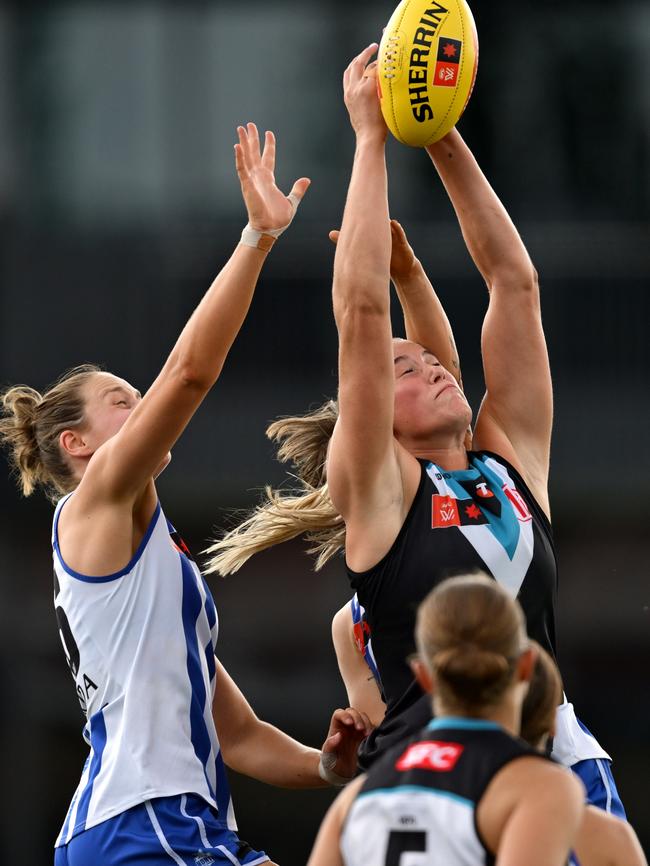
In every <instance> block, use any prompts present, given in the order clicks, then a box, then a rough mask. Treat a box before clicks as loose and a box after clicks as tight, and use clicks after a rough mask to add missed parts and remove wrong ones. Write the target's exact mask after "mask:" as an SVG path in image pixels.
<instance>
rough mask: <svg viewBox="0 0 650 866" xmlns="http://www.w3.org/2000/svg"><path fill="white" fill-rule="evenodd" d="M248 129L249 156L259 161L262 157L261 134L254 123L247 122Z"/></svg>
mask: <svg viewBox="0 0 650 866" xmlns="http://www.w3.org/2000/svg"><path fill="white" fill-rule="evenodd" d="M246 131H247V133H248V153H249V157H250V159H251V160H252V161H253V162H257V161H258V160H259V159H261V152H260V134H259V132H258V131H257V127H256V126H255V124H254V123H247V124H246Z"/></svg>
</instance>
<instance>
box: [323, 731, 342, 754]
mask: <svg viewBox="0 0 650 866" xmlns="http://www.w3.org/2000/svg"><path fill="white" fill-rule="evenodd" d="M342 737H343V735H342V734H341V733H340V731H337V732H336V733H335V734H332V736H331V737H328V738H327V739H326V740H325V742H324V743H323V748H322V749H321V752H334V751H335V750H336V747H337V746H339V745H340V744H341V739H342Z"/></svg>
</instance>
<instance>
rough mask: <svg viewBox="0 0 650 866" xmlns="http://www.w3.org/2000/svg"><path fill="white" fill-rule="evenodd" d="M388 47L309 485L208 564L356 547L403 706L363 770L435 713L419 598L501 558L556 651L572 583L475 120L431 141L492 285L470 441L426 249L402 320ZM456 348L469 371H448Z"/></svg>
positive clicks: (525, 329)
mask: <svg viewBox="0 0 650 866" xmlns="http://www.w3.org/2000/svg"><path fill="white" fill-rule="evenodd" d="M375 50H376V46H374V45H373V46H370V47H369V48H367V49H366V50H365V51H363V52H362V53H361V54H360V55H359V56H358V57H356V58H355V59H354V60H353V61H352V63H351V64H350V66H349V67H348V69H347V70H346V72H345V75H344V96H345V102H346V105H347V108H348V112H349V115H350V121H351V124H352V127H353V129H354V132H355V135H356V152H355V156H354V164H353V169H352V177H351V180H350V185H349V191H348V197H347V202H346V206H345V212H344V217H343V222H342V226H341V232H340V237H339V238H338V244H337V249H336V257H335V264H334V284H333V303H334V316H335V319H336V325H337V329H338V334H339V394H338V402H337V403H335V402H333V401H330V402H329V403H327V404H325V405H324V406H322V407H321V408H320V409H319V410H317V411H315V412H313V413H311V414H310V415H306V416H303V417H299V418H284V419H280V420H279V421H277V422H275V423H274V424H273V425H271V427H270V428H269V431H268V432H269V435H271V436H272V438H275V439H277V440H279V441H280V442H281V447H280V450H279V457H280V459H282V460H291V461H292V462H293V463H294V464H295V468H296V476H297V477H298V479H299V481H300V483H301V489H299V490H297V491H296V492H295V493H287V492H282V491H272V490H269V491H268V499H267V501H266V502H265V503H262V504H261V505H260V506H259V507H258V508H257V510H256V511H255V512H254V513H253V514H252V515H251V517H250V518H249V519H248V520H246V521H245V522H244V523H242V524H241V525H240V526H239V527H236V528H235V529H234V530H233V531H231V532H230V533H229V534H227V535H226V536H225V537H224V538H222V539H221V540H219V541H217V542H216V543H215V544H213V545H212V547H211V549H210V550H211V553H212V555H213V558H212V560H211V564H210V568H209V569H208V570H216V571H220V572H222V573H229V572H232V571H235V570H236V569H237V568H239V567H240V566H241V565H242V564H243V563H244V562H245V561H246V560H247V559H248V558H249V557H250V556H251V555H253V554H254V553H256V552H258V551H259V550H263V549H264V548H266V547H269V546H271V545H272V544H275V543H278V542H280V541H284V540H286V539H288V538H293V537H295V536H297V535H300V534H302V533H305V534H306V535H307V537H308V538H309V539H311V540H312V541H313V542H314V544H313V549H314V550H315V552H316V553H317V554H318V560H317V567H320V565H322V564H323V563H324V562H326V561H327V560H328V559H329V558H330V557H331V556H333V555H334V554H335V553H336V552H337V551H338V550H340V549H341V548H342V547H344V548H345V558H346V569H347V572H348V576H349V579H350V583H351V586H352V588H353V590H355V591H356V593H357V596H358V600H359V603H360V604H361V605H362V606H363V607H364V609H365V614H366V617H367V622H368V624H369V626H370V629H371V632H372V643H373V650H374V655H375V659H376V664H377V668H378V671H379V675H380V677H381V684H382V687H383V694H384V698H385V700H386V705H387V706H386V713H385V716H384V718H383V720H381V724H380V725H379V726H378V727H377V728H376V729H375V731H373V733H372V734H371V736H370V737H368V739H367V740H366V741H365V742H364V743H363V744H362V749H361V750H360V764H361V767H362V768H366V767H368V766H370V764H371V763H372V761H373V760H374V759H375V758H376V757H377V755H378V754H380V753H381V751H383V750H384V749H385V748H387V747H389V746H390V745H391V744H393V743H395V742H398V741H399V740H401V739H402V738H403V737H404V736H405V735H406V734H407V733H408V732H410V731H414V730H417V729H418V727H419V724H420V720H421V718H422V714H423V713H425V714H426V712H427V698H426V696H423V694H422V690H421V689H420V687H419V685H418V683H417V682H416V681H415V680H414V679H413V676H412V674H411V671H410V669H409V667H408V665H407V663H406V659H407V657H408V656H409V654H410V653H411V652H412V650H413V626H414V616H415V609H416V607H417V605H418V603H419V602H420V601H421V600H422V599H423V598H424V597H425V596H426V594H427V593H428V591H429V590H430V589H431V587H432V586H434V585H435V584H436V583H437V582H439V581H440V580H442V579H444V578H445V577H448V576H449V575H451V574H454V573H459V572H463V571H465V572H467V571H471V570H475V569H477V568H479V569H481V570H484V571H486V572H488V573H489V574H491V575H492V577H494V578H495V579H496V580H497V581H498V582H499V583H500V584H501V585H502V586H504V587H506V588H507V589H508V591H509V592H510V593H511V594H512V595H513V596H516V597H517V598H518V599H519V601H520V603H521V605H522V607H523V610H524V612H525V614H526V619H527V622H528V629H529V633H530V635H531V636H532V637H533V638H535V639H536V640H538V641H539V643H540V644H541V645H542V646H544V647H545V648H546V649H547V650H548V651H550V652H551V653H552V654H554V652H555V610H554V609H555V600H556V592H557V563H556V559H555V551H554V543H553V536H552V530H551V525H550V520H549V515H550V508H549V499H548V489H547V486H548V472H549V453H550V441H551V429H552V412H553V403H552V387H551V377H550V370H549V362H548V354H547V350H546V343H545V339H544V332H543V329H542V322H541V313H540V299H539V286H538V280H537V274H536V271H535V269H534V267H533V265H532V262H531V260H530V257H529V256H528V253H527V251H526V249H525V247H524V245H523V243H522V240H521V238H520V237H519V234H518V233H517V230H516V229H515V227H514V225H513V224H512V222H511V220H510V218H509V216H508V214H507V213H506V211H505V209H504V207H503V205H502V204H501V202H500V201H499V199H498V198H497V196H496V194H495V193H494V191H493V190H492V188H491V186H490V185H489V183H488V181H487V179H486V178H485V176H484V175H483V173H482V172H481V170H480V168H479V166H478V165H477V163H476V161H475V159H474V157H473V156H472V154H471V152H470V150H469V149H468V147H467V146H466V145H465V143H464V142H463V140H462V138H461V136H460V134H459V133H458V132H457V131H456V130H453V131H452V132H451V133H449V134H448V135H447V136H445V137H444V138H443V139H442V140H441V141H439V142H437V143H436V144H433V145H430V146H429V147H428V148H427V153H428V155H429V157H430V158H431V160H432V162H433V164H434V167H435V168H436V170H437V172H438V174H439V176H440V178H441V180H442V182H443V184H444V186H445V189H446V191H447V193H448V195H449V198H450V200H451V203H452V205H453V207H454V209H455V211H456V215H457V217H458V220H459V223H460V227H461V231H462V233H463V237H464V240H465V243H466V246H467V248H468V251H469V252H470V255H471V256H472V258H473V260H474V262H475V264H476V266H477V268H478V270H479V271H480V273H481V274H482V276H483V278H484V280H485V282H486V285H487V287H488V292H489V303H488V308H487V312H486V315H485V319H484V322H483V330H482V342H481V348H482V359H483V368H484V376H485V386H486V393H485V397H484V399H483V401H482V403H481V407H480V409H479V412H478V416H477V418H476V422H475V425H474V430H473V442H472V450H468V449H467V447H466V432H467V427H468V424H469V423H470V421H471V418H472V411H471V409H470V407H469V405H468V403H467V400H466V399H465V396H464V394H463V391H462V388H461V386H460V380H459V373H458V369H457V360H456V358H455V350H454V349H453V345H452V344H450V343H449V340H448V336H447V331H446V329H445V328H444V327H443V328H442V331H441V326H440V319H439V318H436V317H437V316H438V313H439V309H440V308H439V304H438V303H437V301H435V300H434V298H435V296H434V295H433V292H432V291H431V287H430V284H429V283H428V281H427V280H426V277H425V275H424V272H423V270H422V267H421V265H420V263H419V262H417V260H416V259H415V258H413V268H412V270H411V272H410V273H408V272H405V273H402V276H401V292H402V295H403V304H404V305H405V309H406V313H407V315H406V326H407V336H408V339H406V340H401V339H393V336H392V332H391V319H390V291H389V272H390V259H391V227H390V226H391V224H390V222H389V215H388V196H387V171H386V162H385V144H386V135H387V129H386V124H385V122H384V120H383V118H382V115H381V111H380V107H379V100H378V96H377V92H376V86H375V81H374V80H373V78H372V75H371V74H369V72H368V70H367V69H366V65H367V64H368V61H369V60H370V59H371V57H372V55H373V53H374V51H375ZM392 232H393V238H394V239H395V234H396V228H395V227H393V229H392ZM397 240H398V243H402V241H401V240H399V238H398V239H397ZM432 322H434V323H433V324H432ZM441 333H442V337H441V336H440V335H441ZM450 353H451V355H450ZM448 357H451V359H452V360H453V361H454V362H455V363H456V367H454V368H451V369H446V368H445V363H447V362H446V361H445V358H448ZM441 360H442V361H443V363H441ZM359 708H360V709H366V711H368V708H366V707H362V706H360V707H359ZM379 709H381V708H379ZM369 714H371V713H369ZM557 727H558V730H557V736H556V738H555V741H554V749H555V750H554V754H555V755H556V757H557V758H558V759H559V760H561V762H562V763H564V764H565V765H566V766H571V767H573V768H574V770H575V771H576V772H578V773H579V774H580V775H581V777H582V778H583V780H584V781H585V786H586V788H587V791H588V795H589V798H590V801H591V802H593V803H595V804H598V805H602V806H603V807H604V808H608V809H611V810H612V811H616V812H617V813H618V814H621V815H622V814H624V812H623V807H622V805H621V803H620V800H619V799H618V795H617V792H616V788H615V785H614V782H613V779H612V776H611V771H610V768H609V763H610V758H609V755H608V754H607V753H606V752H605V751H604V750H603V749H602V748H601V747H600V746H599V744H598V743H597V742H596V741H595V739H594V738H593V737H592V736H591V735H590V733H589V732H588V731H587V730H586V729H585V728H584V726H582V725H581V724H580V723H579V722H578V720H577V719H576V717H575V713H574V711H573V707H572V705H571V704H570V703H568V702H564V703H563V705H562V707H561V708H560V709H559V711H558V723H557Z"/></svg>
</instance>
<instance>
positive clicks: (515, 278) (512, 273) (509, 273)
mask: <svg viewBox="0 0 650 866" xmlns="http://www.w3.org/2000/svg"><path fill="white" fill-rule="evenodd" d="M487 284H488V289H489V291H490V294H492V293H493V292H499V293H500V294H509V295H526V296H529V297H530V298H531V299H535V300H536V299H538V298H539V275H538V273H537V271H536V270H535V267H534V266H533V264H532V262H530V261H529V262H528V265H527V266H526V267H504V268H502V269H499V270H498V271H497V272H496V273H495V274H494V275H493V276H492V277H491V278H489V279H488V280H487Z"/></svg>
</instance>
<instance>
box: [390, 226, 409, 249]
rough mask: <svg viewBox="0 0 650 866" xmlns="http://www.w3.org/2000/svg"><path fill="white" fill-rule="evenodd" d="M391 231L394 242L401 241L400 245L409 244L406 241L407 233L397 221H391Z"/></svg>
mask: <svg viewBox="0 0 650 866" xmlns="http://www.w3.org/2000/svg"><path fill="white" fill-rule="evenodd" d="M390 231H391V234H392V236H393V240H396V241H399V242H400V243H404V244H406V243H408V241H407V239H406V232H405V231H404V229H403V228H402V226H401V225H400V223H398V222H397V220H391V221H390Z"/></svg>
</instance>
